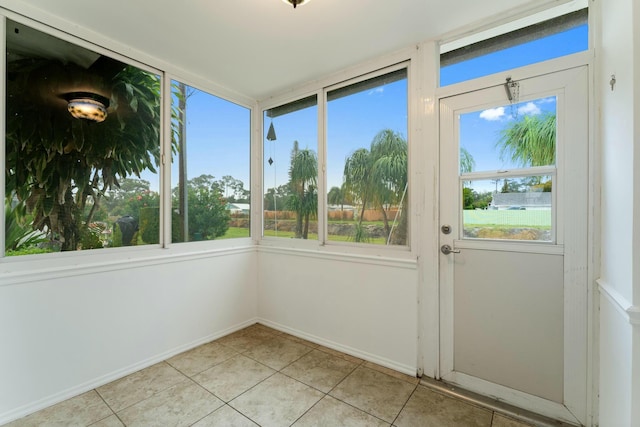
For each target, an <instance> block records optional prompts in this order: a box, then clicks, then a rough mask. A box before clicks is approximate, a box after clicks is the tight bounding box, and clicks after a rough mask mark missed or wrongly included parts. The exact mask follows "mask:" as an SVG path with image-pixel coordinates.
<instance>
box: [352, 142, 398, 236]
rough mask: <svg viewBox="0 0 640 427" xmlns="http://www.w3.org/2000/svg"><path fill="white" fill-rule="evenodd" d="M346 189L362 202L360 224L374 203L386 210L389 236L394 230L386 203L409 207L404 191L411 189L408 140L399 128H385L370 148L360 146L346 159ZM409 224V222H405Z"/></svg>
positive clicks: (385, 215) (384, 212)
mask: <svg viewBox="0 0 640 427" xmlns="http://www.w3.org/2000/svg"><path fill="white" fill-rule="evenodd" d="M344 182H345V189H346V190H347V191H348V192H350V193H351V194H352V195H353V197H354V200H358V201H359V202H360V204H361V206H362V207H361V214H360V217H359V219H358V228H359V229H361V227H362V220H363V217H364V212H365V210H366V208H367V205H368V204H370V203H371V204H373V205H374V206H375V207H376V208H378V209H380V210H381V212H382V218H383V221H384V228H385V232H386V234H387V236H389V235H390V233H391V227H390V226H389V219H388V218H387V212H386V210H385V206H388V205H393V204H398V203H399V202H400V200H402V205H403V206H401V208H406V205H407V201H406V198H403V197H402V196H403V194H405V191H406V189H407V141H406V140H405V139H404V138H403V137H402V136H401V135H400V134H399V133H397V132H394V131H392V130H390V129H384V130H382V131H380V132H378V134H376V136H375V137H374V138H373V141H372V142H371V148H370V150H367V149H366V148H360V149H358V150H356V151H354V152H353V153H352V154H351V156H349V157H348V158H347V160H346V162H345V167H344ZM404 226H406V222H404Z"/></svg>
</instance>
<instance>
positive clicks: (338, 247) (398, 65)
mask: <svg viewBox="0 0 640 427" xmlns="http://www.w3.org/2000/svg"><path fill="white" fill-rule="evenodd" d="M416 64H417V55H416V50H415V49H406V50H403V51H402V52H397V53H396V54H393V55H391V56H390V57H388V58H385V59H384V60H383V61H376V62H374V63H372V64H366V65H365V66H360V67H356V68H354V69H349V70H346V71H343V72H340V73H337V74H335V75H333V76H331V77H330V78H328V79H326V80H324V81H321V82H314V83H313V84H309V85H307V86H303V87H301V88H300V89H299V90H296V91H290V92H287V93H285V94H283V95H281V96H276V97H271V98H269V99H268V100H265V101H262V102H259V103H258V111H260V120H261V126H260V129H259V130H258V132H257V133H256V141H260V147H261V148H260V166H261V168H260V174H259V176H261V177H263V178H264V174H263V171H262V165H263V164H264V155H265V153H264V138H265V137H264V135H265V134H266V130H267V128H268V123H265V121H264V111H266V110H268V109H270V108H276V107H279V106H282V105H286V104H288V103H291V102H295V101H296V100H299V99H303V98H305V97H309V96H313V95H317V99H318V104H317V110H318V147H317V153H318V239H317V240H304V239H283V238H279V237H270V236H264V216H263V215H261V216H260V218H261V222H260V224H261V231H260V239H259V240H258V244H259V245H261V246H265V247H272V248H287V249H296V250H307V251H313V252H325V253H331V252H335V253H342V254H354V255H358V256H360V255H362V256H378V257H388V258H390V259H415V257H416V256H417V253H418V250H417V241H418V237H417V227H416V217H417V215H419V213H418V212H420V210H421V204H420V203H418V201H417V194H416V191H415V187H416V185H415V184H412V182H413V181H414V179H415V178H414V175H415V174H416V170H417V169H419V168H417V167H416V166H417V165H418V164H419V161H420V160H419V159H418V158H416V156H415V155H414V153H416V152H417V150H416V149H415V147H414V146H415V144H416V137H415V135H416V134H417V131H416V129H415V128H414V126H415V123H417V120H416V115H417V114H418V108H417V102H418V100H417V99H416V98H417V97H415V96H414V94H415V93H417V87H418V82H417V80H418V79H417V78H416V76H417V73H416V67H417V65H416ZM403 68H406V70H407V116H408V117H407V135H406V137H407V144H408V153H407V154H408V165H407V180H408V182H409V188H408V194H407V197H408V198H409V209H408V210H409V223H408V231H407V239H408V245H407V246H397V245H394V246H387V245H376V244H366V243H353V242H336V241H328V240H327V217H326V216H327V194H326V193H327V184H326V182H327V181H326V165H327V158H326V154H327V153H326V126H327V115H326V107H327V93H328V92H329V91H332V90H335V89H339V88H342V87H346V86H349V85H352V84H355V83H358V82H361V81H364V80H368V79H371V78H375V77H379V76H382V75H385V74H388V73H391V72H393V71H397V70H400V69H403ZM265 190H266V187H265V185H264V182H263V185H262V189H261V194H260V197H261V203H262V198H263V196H264V193H265ZM254 218H255V217H254Z"/></svg>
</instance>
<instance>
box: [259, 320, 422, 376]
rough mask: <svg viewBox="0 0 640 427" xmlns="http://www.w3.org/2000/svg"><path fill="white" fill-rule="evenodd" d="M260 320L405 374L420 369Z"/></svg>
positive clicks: (414, 374) (300, 336)
mask: <svg viewBox="0 0 640 427" xmlns="http://www.w3.org/2000/svg"><path fill="white" fill-rule="evenodd" d="M258 322H259V323H261V324H263V325H265V326H268V327H270V328H273V329H276V330H278V331H281V332H286V333H288V334H291V335H293V336H295V337H298V338H302V339H305V340H307V341H311V342H313V343H315V344H320V345H323V346H325V347H329V348H331V349H333V350H337V351H341V352H343V353H346V354H348V355H350V356H354V357H358V358H360V359H363V360H366V361H367V362H371V363H375V364H377V365H380V366H384V367H385V368H389V369H393V370H394V371H398V372H401V373H403V374H406V375H410V376H412V377H415V376H416V372H417V370H418V367H417V366H410V365H405V364H402V363H398V362H396V361H393V360H390V359H387V358H384V357H380V356H378V355H375V354H371V353H368V352H366V351H362V350H358V349H355V348H353V347H349V346H345V345H342V344H339V343H336V342H334V341H331V340H327V339H324V338H321V337H318V336H315V335H312V334H308V333H306V332H302V331H299V330H297V329H293V328H289V327H287V326H284V325H281V324H279V323H276V322H272V321H270V320H267V319H262V318H260V319H258Z"/></svg>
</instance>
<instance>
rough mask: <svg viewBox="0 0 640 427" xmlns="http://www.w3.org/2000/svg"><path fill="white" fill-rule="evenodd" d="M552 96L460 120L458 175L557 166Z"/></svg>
mask: <svg viewBox="0 0 640 427" xmlns="http://www.w3.org/2000/svg"><path fill="white" fill-rule="evenodd" d="M556 104H557V99H556V97H555V96H549V97H546V98H539V99H534V100H531V101H525V102H520V103H514V104H512V105H511V104H506V105H502V106H498V107H495V108H487V109H484V110H477V111H473V112H470V113H465V114H461V115H460V116H459V120H460V123H459V132H460V173H469V172H477V171H497V170H505V169H507V170H508V169H514V168H527V167H532V166H553V165H555V164H556Z"/></svg>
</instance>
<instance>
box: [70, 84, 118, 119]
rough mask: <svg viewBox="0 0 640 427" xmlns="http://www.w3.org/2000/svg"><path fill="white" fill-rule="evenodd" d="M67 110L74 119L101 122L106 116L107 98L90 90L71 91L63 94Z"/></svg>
mask: <svg viewBox="0 0 640 427" xmlns="http://www.w3.org/2000/svg"><path fill="white" fill-rule="evenodd" d="M64 99H65V100H66V101H67V102H68V104H67V110H69V113H70V114H71V115H72V116H73V117H75V118H76V119H84V120H88V121H91V122H97V123H100V122H103V121H104V120H105V119H106V118H107V108H109V99H108V98H106V97H104V96H102V95H98V94H97V93H92V92H71V93H68V94H66V95H64Z"/></svg>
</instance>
